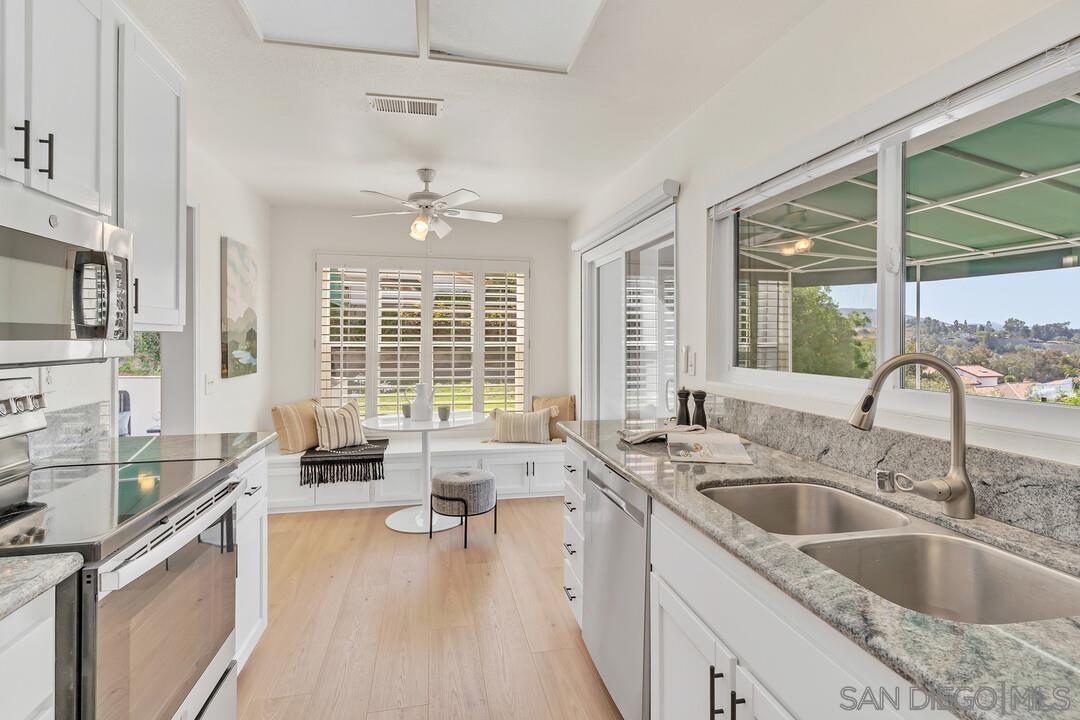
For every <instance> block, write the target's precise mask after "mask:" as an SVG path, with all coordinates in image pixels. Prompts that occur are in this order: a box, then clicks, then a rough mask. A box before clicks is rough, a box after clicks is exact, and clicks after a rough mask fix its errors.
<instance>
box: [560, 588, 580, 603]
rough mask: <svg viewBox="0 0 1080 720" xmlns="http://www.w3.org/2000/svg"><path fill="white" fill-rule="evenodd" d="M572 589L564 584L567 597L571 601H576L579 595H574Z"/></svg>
mask: <svg viewBox="0 0 1080 720" xmlns="http://www.w3.org/2000/svg"><path fill="white" fill-rule="evenodd" d="M570 590H571V588H569V587H567V586H566V585H563V592H564V593H566V597H567V599H569V600H570V602H574V601H575V600H577V595H574V594H573V593H571V592H570Z"/></svg>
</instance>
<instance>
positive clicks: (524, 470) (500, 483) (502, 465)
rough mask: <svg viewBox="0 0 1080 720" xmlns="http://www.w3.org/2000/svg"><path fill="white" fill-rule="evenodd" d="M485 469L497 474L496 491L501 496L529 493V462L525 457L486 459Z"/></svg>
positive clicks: (508, 456)
mask: <svg viewBox="0 0 1080 720" xmlns="http://www.w3.org/2000/svg"><path fill="white" fill-rule="evenodd" d="M484 469H485V470H488V471H490V472H493V473H495V489H496V491H497V492H498V493H499V495H500V496H504V495H524V494H526V493H528V492H529V480H530V477H529V460H528V458H527V457H525V456H524V455H506V456H494V457H490V458H484Z"/></svg>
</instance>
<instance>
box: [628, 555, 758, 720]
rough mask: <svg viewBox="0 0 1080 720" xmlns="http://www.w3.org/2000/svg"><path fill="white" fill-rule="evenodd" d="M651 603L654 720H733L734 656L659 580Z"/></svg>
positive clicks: (655, 579)
mask: <svg viewBox="0 0 1080 720" xmlns="http://www.w3.org/2000/svg"><path fill="white" fill-rule="evenodd" d="M649 604H650V606H651V607H650V621H651V622H650V626H651V633H652V637H651V642H650V655H651V658H650V663H651V665H650V667H651V672H650V677H651V682H652V685H651V688H650V690H651V692H650V702H651V707H652V715H651V717H652V720H684V718H706V717H713V716H714V714H715V711H717V710H724V713H725V714H724V716H725V717H731V715H730V710H728V709H727V707H728V705H729V703H730V701H731V690H732V687H733V683H732V680H733V678H734V672H735V656H734V655H732V654H731V652H729V651H728V650H727V648H725V647H724V645H723V644H721V642H720V641H719V640H718V639H717V638H716V636H715V635H713V634H712V632H710V631H709V628H708V627H706V626H705V623H703V622H702V621H701V620H700V619H699V618H698V617H697V615H695V614H694V613H693V612H692V611H691V610H690V608H689V607H687V605H686V604H685V603H684V602H683V601H682V600H681V599H680V598H679V597H678V596H677V595H676V594H675V592H674V591H673V590H672V589H671V588H670V587H668V585H667V584H666V583H665V582H664V581H663V580H661V579H660V578H659V577H658V576H656V575H653V576H652V577H651V579H650V598H649ZM739 717H742V713H740V714H739ZM747 717H750V716H749V715H747Z"/></svg>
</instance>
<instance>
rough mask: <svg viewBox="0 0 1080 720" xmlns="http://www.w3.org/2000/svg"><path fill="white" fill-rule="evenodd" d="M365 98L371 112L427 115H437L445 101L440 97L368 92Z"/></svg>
mask: <svg viewBox="0 0 1080 720" xmlns="http://www.w3.org/2000/svg"><path fill="white" fill-rule="evenodd" d="M367 99H368V106H369V107H370V108H371V110H372V112H380V113H396V114H398V115H424V116H427V117H438V116H439V114H440V113H441V112H442V110H443V103H444V102H446V101H445V100H443V99H442V98H422V97H408V96H406V95H378V94H376V93H368V94H367Z"/></svg>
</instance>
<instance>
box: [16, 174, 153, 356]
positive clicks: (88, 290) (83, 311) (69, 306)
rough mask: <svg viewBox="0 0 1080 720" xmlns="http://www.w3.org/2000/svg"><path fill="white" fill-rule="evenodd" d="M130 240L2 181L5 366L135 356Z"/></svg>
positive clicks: (134, 294)
mask: <svg viewBox="0 0 1080 720" xmlns="http://www.w3.org/2000/svg"><path fill="white" fill-rule="evenodd" d="M132 245H133V242H132V236H131V233H130V232H128V231H126V230H123V229H122V228H118V227H114V226H112V225H109V224H108V223H103V222H101V221H100V220H97V219H95V218H93V217H92V216H89V215H86V214H84V213H80V212H77V211H75V210H69V209H66V208H64V207H61V206H59V205H58V204H56V203H55V202H53V201H49V200H48V199H46V198H44V197H39V196H37V195H35V194H34V193H25V192H24V193H16V191H15V190H14V189H13V188H11V187H8V186H7V185H6V184H0V366H18V365H45V364H57V363H67V362H88V361H94V360H104V359H105V358H108V357H118V356H124V355H130V354H131V353H132V352H133V349H134V338H133V333H132V331H131V323H132V313H133V311H134V309H135V308H136V307H137V305H138V300H137V291H136V289H135V287H134V280H133V278H132V274H131V270H132V267H131V262H132Z"/></svg>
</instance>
